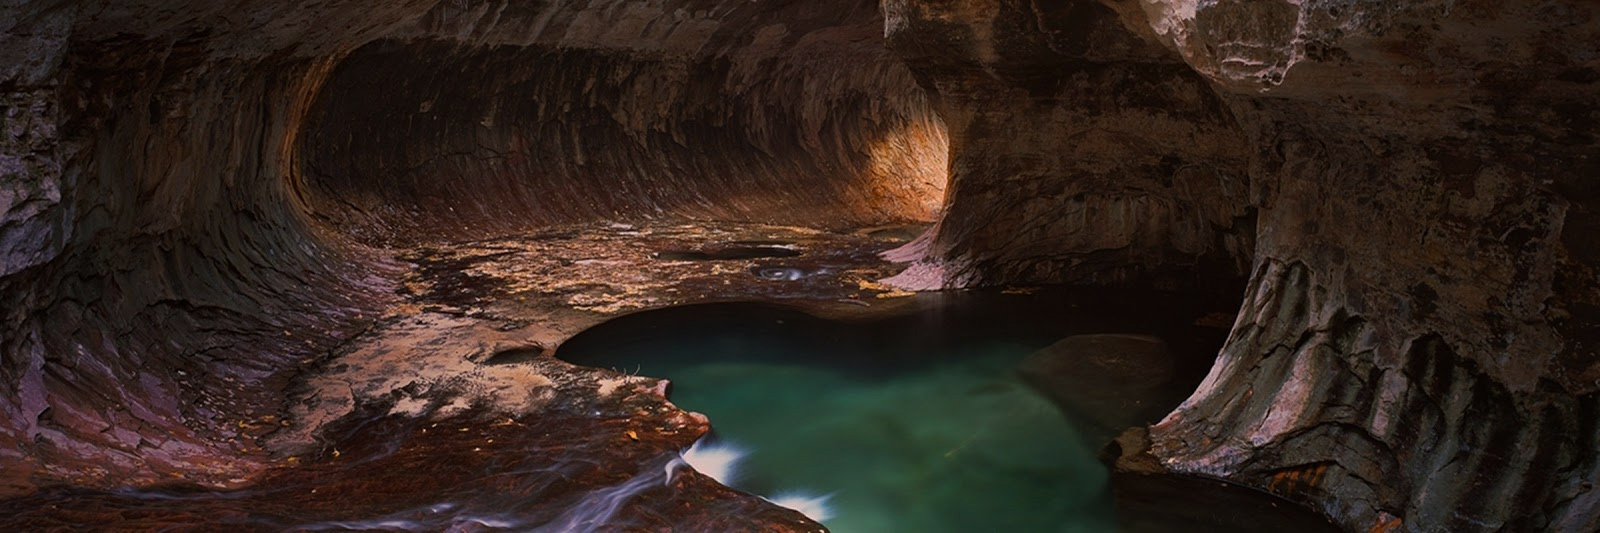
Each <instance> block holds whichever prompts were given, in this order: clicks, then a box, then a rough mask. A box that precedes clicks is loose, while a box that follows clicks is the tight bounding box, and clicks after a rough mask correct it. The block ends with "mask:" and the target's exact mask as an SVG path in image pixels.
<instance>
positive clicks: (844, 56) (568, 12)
mask: <svg viewBox="0 0 1600 533" xmlns="http://www.w3.org/2000/svg"><path fill="white" fill-rule="evenodd" d="M823 7H827V9H823ZM813 13H815V14H813ZM801 15H804V16H801ZM784 19H792V20H795V21H797V22H796V23H795V24H796V25H793V26H785V25H783V24H780V23H778V21H779V20H784ZM0 26H3V29H4V30H5V32H4V36H3V37H0V39H3V42H0V44H3V45H4V46H0V49H3V50H4V52H0V54H4V59H5V61H3V62H0V63H3V65H4V70H3V71H0V95H3V97H0V101H4V102H6V107H5V110H4V122H3V123H0V131H4V132H5V135H4V136H3V137H0V154H3V155H0V376H3V379H0V406H3V409H4V413H5V414H4V416H3V427H0V466H3V467H4V472H5V475H4V476H0V477H4V480H3V482H4V485H3V486H4V487H5V491H7V492H11V491H25V490H28V487H29V486H30V485H31V484H33V483H37V482H47V483H48V482H58V481H71V482H73V483H78V484H83V485H91V486H98V485H137V484H143V483H149V482H154V481H158V480H165V479H170V478H172V477H173V476H178V477H183V478H185V479H188V480H191V481H196V482H201V483H207V484H213V485H226V484H232V483H239V482H242V481H243V480H244V478H245V477H247V475H248V474H251V473H252V472H255V471H256V470H257V469H259V468H261V467H262V466H263V464H264V463H263V462H262V461H263V460H264V459H265V458H264V457H263V455H262V454H261V453H260V450H259V448H258V446H257V439H258V438H260V437H261V436H262V435H264V434H266V433H270V432H272V431H274V430H276V429H277V428H278V426H279V424H280V423H281V420H280V419H279V414H281V413H282V412H283V410H284V408H285V406H283V405H280V403H281V402H283V401H285V400H284V398H286V395H285V393H284V389H285V388H286V387H288V386H289V384H290V383H291V382H292V381H293V380H294V378H295V377H296V375H297V373H299V372H300V371H301V369H302V368H305V367H306V366H307V364H308V363H310V362H314V361H318V360H321V359H323V358H325V357H327V356H329V355H330V354H332V353H334V351H335V350H336V349H337V347H338V346H339V345H340V343H342V342H344V341H345V340H348V339H350V338H352V337H353V336H354V335H356V334H357V333H359V332H360V331H361V330H362V329H363V328H365V327H367V326H368V325H370V324H371V323H372V322H373V321H374V320H375V319H377V318H378V316H379V315H381V314H382V313H383V312H384V308H385V306H386V305H387V304H388V303H389V302H391V301H392V300H393V297H392V294H393V292H394V287H393V285H394V283H395V280H396V279H398V278H399V277H400V276H399V273H400V272H401V271H402V269H403V268H405V266H404V265H402V264H400V263H398V262H396V261H393V260H391V259H389V258H388V257H387V253H386V252H385V251H383V250H382V249H379V248H372V247H368V246H369V245H370V244H373V243H387V242H396V241H401V242H403V241H408V240H415V239H422V238H441V237H442V238H453V237H463V236H481V234H482V233H485V232H489V231H495V230H510V229H517V228H526V227H529V226H533V225H537V224H544V223H556V222H573V221H579V220H589V219H593V218H599V217H604V218H622V219H626V218H629V217H641V216H643V217H655V216H663V214H662V212H659V211H656V210H654V209H653V207H654V206H655V205H663V206H666V207H674V208H675V207H677V206H674V205H672V204H673V202H679V203H681V204H683V205H686V206H689V207H687V208H684V209H678V210H676V212H675V213H669V214H676V215H681V216H696V215H698V216H746V217H749V218H754V219H761V220H770V221H780V222H781V221H785V220H791V221H792V220H794V219H793V217H791V218H785V217H786V216H788V215H786V214H785V213H786V212H787V211H786V210H787V209H788V208H792V207H795V206H796V205H797V204H803V205H805V206H807V207H811V208H814V211H810V212H811V213H814V214H815V215H816V216H826V217H828V220H829V221H831V222H836V223H840V224H844V223H850V222H860V223H867V222H887V221H906V220H918V219H923V220H925V219H926V218H927V217H928V216H929V214H930V209H931V206H932V205H935V204H936V203H937V198H938V195H939V194H940V193H939V191H940V190H941V189H942V186H943V183H942V180H940V179H936V178H937V177H938V176H937V175H942V171H943V163H942V158H943V140H942V138H943V133H942V130H941V129H940V125H939V123H938V120H937V118H935V117H933V116H932V115H931V114H929V113H928V112H927V111H926V109H927V106H926V104H925V103H924V101H923V100H922V96H921V93H920V89H918V88H917V87H916V86H915V85H914V84H913V83H912V82H911V81H910V78H909V74H908V73H907V72H906V71H905V70H904V69H903V68H901V67H897V64H896V63H895V62H894V61H892V56H891V55H890V54H889V53H888V52H887V51H886V50H885V49H884V48H883V47H882V46H881V41H879V40H877V39H876V38H869V37H873V36H875V35H876V32H877V31H879V30H878V28H880V27H881V23H880V22H878V15H877V14H876V10H875V9H874V8H873V4H872V3H870V2H838V3H836V4H829V5H828V6H817V5H813V4H811V3H802V2H777V3H773V2H767V3H761V4H753V3H750V2H732V1H729V2H648V3H638V2H585V3H577V2H476V1H475V2H453V1H452V2H437V1H413V2H363V1H344V2H298V1H285V2H263V3H247V4H241V5H222V4H214V3H194V2H186V1H177V0H172V1H163V0H147V1H139V2H119V3H117V5H115V6H110V5H103V4H94V3H88V2H82V3H74V2H65V3H63V2H35V3H26V2H25V3H15V2H14V3H10V4H7V5H6V6H4V7H0ZM763 39H765V40H763ZM369 43H375V44H371V45H370V46H365V47H364V45H368V44H369ZM396 50H398V51H400V53H399V54H398V55H396V54H394V53H393V52H395V51H396ZM741 54H742V55H741ZM502 67H504V68H502ZM824 67H826V68H824ZM422 68H427V69H429V70H428V71H426V72H414V71H413V70H415V69H422ZM897 68H898V69H899V70H896V69H897ZM441 69H450V70H452V71H453V72H455V73H457V74H459V75H458V76H455V77H451V76H444V75H442V74H444V71H443V70H441ZM550 69H562V70H564V71H571V72H570V74H571V75H572V76H571V77H560V76H556V77H551V76H547V75H546V74H548V72H549V71H550ZM703 75H704V76H708V78H706V79H701V78H700V77H699V76H703ZM367 76H375V77H377V78H378V79H372V78H368V77H367ZM579 76H585V77H582V78H580V77H579ZM375 82H381V83H382V85H375ZM541 90H543V91H558V92H557V93H548V92H546V93H540V92H539V91H541ZM463 91H465V92H463ZM478 91H504V92H502V93H500V94H499V96H494V97H490V98H483V97H482V96H483V95H481V94H479V93H478ZM567 91H575V92H567ZM673 91H676V94H679V95H680V99H679V100H676V101H673V102H674V103H675V104H677V105H675V106H672V107H662V106H661V105H659V104H658V103H654V102H655V99H656V98H657V97H662V96H665V95H667V94H669V93H672V92H673ZM430 94H433V95H437V96H452V95H453V96H455V97H456V100H454V101H441V102H439V103H438V108H437V109H438V110H440V112H436V113H429V112H428V110H426V109H420V110H419V109H418V106H420V105H421V103H420V102H418V101H417V100H416V99H418V98H425V97H429V96H430ZM486 94H487V93H486ZM490 96H493V95H490ZM386 97H392V98H386ZM430 99H431V98H430ZM769 101H770V102H775V103H776V106H775V107H765V106H764V104H763V102H769ZM394 103H398V105H399V106H400V108H395V109H391V108H387V107H385V105H388V104H394ZM645 104H650V105H649V106H645ZM690 104H693V105H690ZM451 106H455V107H451ZM493 108H499V109H503V110H505V111H504V112H503V113H500V112H493V111H485V110H486V109H493ZM445 110H448V111H445ZM391 111H393V112H394V113H393V114H391ZM401 111H404V112H401ZM680 113H681V114H680ZM436 119H443V120H439V121H438V122H433V121H434V120H436ZM485 120H487V121H489V122H491V123H496V122H495V121H498V122H497V124H499V127H489V126H486V125H485V123H484V122H483V121H485ZM563 121H565V122H563ZM557 123H561V124H563V125H562V126H559V127H558V126H556V125H555V124H557ZM791 132H799V133H798V134H796V133H791ZM591 134H594V136H595V138H591V137H590V135H591ZM358 135H359V136H360V138H356V137H355V136H358ZM579 140H582V141H583V142H593V143H594V144H592V145H582V146H579V145H575V144H574V143H575V142H577V141H579ZM388 143H393V144H388ZM516 143H524V146H526V147H529V148H527V149H526V150H523V151H518V150H514V149H511V148H515V147H516ZM723 147H727V148H728V150H725V151H721V150H720V148H723ZM459 150H466V151H468V152H469V153H468V154H467V157H465V161H466V162H465V163H464V162H463V159H461V158H455V157H456V155H457V154H458V152H457V151H459ZM473 150H478V151H477V152H474V151H473ZM488 152H499V153H505V154H513V155H517V156H526V157H527V158H529V159H528V160H526V161H523V162H522V163H515V162H511V161H509V160H501V161H488V162H485V161H483V160H482V159H481V158H478V157H477V156H479V155H482V154H483V153H488ZM569 156H577V157H578V158H579V159H583V160H582V161H573V160H572V158H571V157H569ZM405 157H416V158H417V159H416V161H421V162H430V161H431V162H433V163H434V164H431V165H427V164H425V165H421V166H420V167H417V168H413V163H415V161H408V160H405V159H404V158H405ZM452 158H455V159H452ZM540 158H559V159H540ZM366 164H371V166H364V165H366ZM550 166H553V167H556V168H557V169H558V170H559V172H543V171H544V170H547V169H548V168H547V167H550ZM335 169H336V170H337V171H338V172H332V170H335ZM407 169H410V171H407ZM574 169H581V171H579V170H574ZM769 173H772V174H776V176H767V174H769ZM746 174H753V175H754V176H748V175H746ZM657 179H659V180H660V181H659V182H658V181H655V180H657ZM547 186H550V187H556V188H558V189H559V190H557V191H548V192H550V196H548V197H543V196H540V193H539V191H541V190H542V189H541V188H543V187H547ZM779 186H781V188H780V189H781V190H778V191H772V192H771V193H770V194H769V191H768V190H767V187H779ZM685 189H686V190H688V191H691V192H692V193H693V194H692V195H689V196H683V197H680V196H674V195H679V194H681V193H680V192H679V191H680V190H685ZM744 196H751V198H750V199H749V200H747V201H746V200H742V199H743V198H744ZM373 198H377V199H379V200H381V201H382V203H383V205H384V208H383V209H378V208H376V207H374V206H375V205H376V204H373V203H369V202H371V201H372V200H371V199H373ZM602 199H604V200H607V201H613V200H615V201H613V202H612V203H608V204H604V205H601V204H597V203H596V202H598V201H599V200H602ZM491 200H492V202H491ZM724 205H734V206H736V207H735V208H730V209H721V208H712V207H707V206H724ZM419 206H438V207H439V208H440V209H444V210H445V212H427V211H417V209H420V207H419ZM449 208H454V209H455V210H456V211H455V213H457V214H455V215H453V216H452V215H447V213H449V211H448V209H449ZM780 208H782V209H780ZM463 211H465V213H462V212H463ZM513 213H527V214H528V216H522V217H519V216H516V215H513ZM409 216H425V217H431V218H428V219H425V220H418V219H406V218H405V217H409ZM491 216H492V218H491ZM490 221H503V224H502V225H492V224H490V223H489V222H490ZM380 224H392V226H380Z"/></svg>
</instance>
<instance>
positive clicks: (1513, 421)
mask: <svg viewBox="0 0 1600 533" xmlns="http://www.w3.org/2000/svg"><path fill="white" fill-rule="evenodd" d="M886 9H887V12H888V13H889V21H888V24H889V27H890V32H891V39H890V42H891V43H892V44H894V45H895V48H896V50H897V51H899V52H901V53H902V54H905V55H906V56H907V58H908V61H910V62H911V64H912V66H913V68H914V69H916V70H917V71H918V72H919V73H921V74H922V75H923V78H924V80H926V84H927V85H928V86H929V87H930V88H931V89H933V90H935V91H936V92H937V95H936V96H935V98H937V100H938V101H939V102H940V105H941V112H943V113H945V114H946V121H947V123H948V124H949V125H950V131H951V138H952V153H951V159H952V176H951V178H952V183H951V185H950V194H949V200H948V204H947V205H948V212H947V213H946V214H945V217H944V219H943V220H942V221H941V223H940V226H939V228H938V230H937V232H936V233H935V234H933V235H932V237H931V239H927V240H925V241H924V242H923V243H922V244H924V245H925V246H926V249H925V250H922V252H923V253H925V254H926V255H925V256H924V257H922V259H921V262H920V263H919V265H918V266H915V267H913V270H912V271H911V272H912V273H914V274H916V275H915V276H912V275H903V276H902V277H901V279H899V280H897V281H901V282H905V283H910V284H913V285H915V284H918V283H921V284H923V285H945V286H949V285H957V286H959V285H970V284H984V283H1005V282H1034V281H1038V280H1040V279H1044V280H1050V281H1069V282H1085V281H1087V282H1096V283H1098V282H1106V281H1115V280H1118V279H1124V278H1126V277H1127V276H1102V275H1099V274H1101V273H1104V272H1108V271H1109V272H1133V273H1139V272H1143V273H1150V272H1160V270H1161V269H1162V268H1165V267H1167V266H1179V267H1181V268H1184V269H1189V265H1203V264H1205V262H1204V261H1201V262H1198V263H1197V262H1194V261H1193V259H1196V258H1210V259H1211V262H1212V264H1218V265H1221V266H1223V267H1227V266H1243V265H1253V266H1249V267H1247V268H1240V269H1239V270H1238V271H1236V272H1237V273H1230V272H1229V269H1228V268H1212V269H1200V270H1198V271H1194V275H1195V276H1197V277H1198V278H1200V279H1201V280H1202V281H1201V282H1200V283H1201V285H1202V286H1203V285H1204V284H1206V283H1225V282H1227V281H1230V280H1232V279H1237V278H1236V277H1234V276H1237V275H1240V274H1243V273H1247V272H1248V273H1249V276H1250V281H1249V284H1248V285H1249V287H1250V288H1249V289H1248V291H1247V292H1246V299H1245V303H1244V306H1243V308H1242V309H1241V312H1240V315H1239V317H1238V319H1237V322H1236V323H1235V326H1234V331H1233V334H1232V337H1231V339H1230V341H1229V342H1228V344H1227V345H1226V347H1225V348H1224V349H1223V350H1222V353H1221V354H1220V358H1219V360H1218V363H1217V365H1216V367H1215V368H1214V369H1213V371H1212V374H1211V376H1210V378H1209V379H1208V380H1207V381H1206V383H1205V384H1203V385H1202V386H1201V388H1200V390H1198V391H1197V392H1196V393H1195V395H1194V396H1193V397H1192V398H1190V400H1189V401H1188V402H1187V403H1185V404H1184V405H1183V406H1182V407H1181V408H1179V409H1178V410H1177V411H1176V412H1175V413H1173V414H1172V415H1170V416H1169V417H1168V418H1167V419H1166V420H1165V421H1163V422H1162V423H1161V424H1158V425H1157V426H1155V427H1153V428H1152V429H1151V436H1152V439H1153V442H1154V444H1153V452H1154V454H1155V455H1156V456H1157V457H1158V458H1160V459H1161V460H1162V461H1163V462H1164V464H1165V465H1166V466H1167V467H1168V468H1170V469H1173V470H1176V471H1181V472H1191V473H1202V474H1207V475H1214V476H1221V477H1227V478H1230V479H1235V480H1239V481H1243V482H1246V483H1252V484H1255V485H1257V486H1260V487H1262V488H1266V489H1269V490H1273V491H1275V492H1278V493H1281V494H1284V495H1287V496H1290V497H1292V498H1297V499H1299V500H1301V501H1304V502H1307V503H1309V504H1312V505H1313V506H1315V507H1319V508H1321V509H1323V510H1324V511H1326V512H1327V513H1329V514H1330V515H1331V516H1333V517H1335V518H1337V519H1338V520H1339V521H1340V522H1341V523H1342V524H1343V525H1344V526H1345V527H1347V528H1349V529H1352V530H1367V529H1373V530H1389V528H1399V527H1403V528H1405V529H1407V530H1419V531H1464V530H1494V529H1510V530H1519V531H1521V530H1533V529H1541V528H1547V527H1548V528H1552V529H1562V530H1588V529H1593V528H1594V527H1595V525H1596V513H1597V512H1600V510H1597V508H1596V507H1595V501H1596V498H1597V497H1596V495H1595V493H1594V491H1593V490H1592V489H1591V488H1590V487H1592V485H1593V482H1594V475H1595V472H1596V471H1595V465H1596V457H1597V456H1600V447H1597V444H1596V441H1595V439H1594V431H1595V430H1594V424H1593V423H1592V422H1591V421H1589V418H1590V416H1591V413H1593V412H1594V408H1595V407H1596V406H1595V398H1596V396H1595V395H1594V391H1595V384H1596V381H1595V379H1594V377H1593V374H1594V372H1595V369H1596V368H1597V366H1596V365H1597V364H1600V358H1597V357H1596V354H1595V352H1594V344H1593V340H1592V339H1593V331H1594V324H1595V323H1596V319H1600V316H1597V315H1596V314H1594V313H1593V310H1594V307H1593V303H1592V302H1594V300H1595V296H1596V292H1595V289H1596V282H1595V280H1596V278H1595V270H1594V268H1595V266H1596V263H1595V257H1594V256H1593V255H1594V254H1592V253H1590V252H1589V250H1591V249H1593V248H1594V246H1595V243H1594V241H1593V237H1592V231H1591V230H1592V229H1593V227H1594V224H1593V223H1592V222H1591V219H1592V218H1593V214H1592V212H1593V210H1594V208H1595V205H1596V204H1595V195H1594V190H1595V189H1594V179H1593V177H1594V176H1595V175H1596V170H1600V169H1597V168H1596V167H1595V165H1596V164H1597V163H1596V161H1600V159H1596V158H1597V157H1600V149H1597V148H1600V145H1597V139H1596V138H1595V135H1594V134H1595V131H1594V124H1596V123H1597V122H1596V121H1595V118H1596V116H1595V114H1596V112H1597V110H1596V106H1595V104H1594V102H1595V101H1596V97H1597V96H1600V87H1597V86H1596V85H1595V81H1596V80H1597V79H1600V76H1597V75H1596V72H1600V71H1597V70H1596V68H1597V67H1600V48H1597V44H1596V43H1600V41H1597V40H1596V37H1600V19H1597V18H1596V16H1597V13H1596V7H1595V6H1594V5H1592V4H1590V3H1585V2H1560V1H1546V2H1534V1H1528V2H1404V3H1401V2H1377V1H1371V2H1362V1H1312V2H1303V1H1261V2H1243V1H1215V2H1196V1H1182V0H1171V1H1161V0H1146V1H1143V2H1137V3H1136V2H1120V1H1104V2H1071V3H1067V4H1066V5H1064V6H1063V5H1056V4H1049V3H1045V2H1030V1H1023V0H1014V1H1007V0H996V1H990V2H888V3H886ZM1057 13H1066V14H1069V16H1065V17H1053V16H1052V15H1053V14H1057ZM1064 36H1073V37H1075V40H1074V39H1063V38H1062V37H1064ZM1042 43H1051V44H1052V45H1054V46H1051V47H1048V48H1047V47H1045V46H1043V44H1042ZM1157 46H1159V47H1162V48H1164V49H1165V50H1166V51H1168V52H1170V54H1164V53H1163V52H1162V51H1161V49H1160V48H1158V49H1156V50H1151V47H1157ZM1061 56H1070V57H1073V58H1074V59H1073V61H1070V62H1069V61H1060V60H1056V61H1053V62H1051V60H1053V59H1055V58H1058V57H1061ZM951 58H957V59H955V60H952V59H951ZM1038 58H1048V59H1045V60H1040V59H1038ZM1030 60H1032V61H1045V62H1047V63H1048V64H1046V65H1042V66H1041V65H1036V64H1033V63H1029V61H1030ZM1134 65H1137V66H1138V67H1139V68H1134ZM1105 72H1113V73H1116V72H1122V73H1131V72H1140V73H1144V74H1142V75H1140V76H1131V75H1127V74H1124V75H1121V76H1105V75H1103V74H1098V73H1105ZM1019 73H1020V74H1019ZM1097 75H1098V76H1100V77H1098V78H1096V77H1095V76H1097ZM1074 76H1076V77H1074ZM1061 79H1065V80H1073V79H1087V80H1094V81H1093V82H1092V83H1079V84H1073V83H1070V82H1068V83H1055V82H1054V81H1053V80H1061ZM1197 79H1203V81H1194V80H1197ZM1041 80H1044V81H1046V82H1047V83H1040V81H1041ZM977 86H981V87H986V88H987V91H988V93H986V94H989V95H994V94H1001V95H1009V100H1007V99H1004V97H997V96H989V97H985V98H972V97H969V94H970V93H972V92H973V89H972V88H973V87H977ZM1191 94H1192V95H1195V96H1186V95H1191ZM997 101H998V102H997ZM1130 102H1134V103H1139V104H1142V103H1148V105H1147V106H1142V107H1141V106H1138V105H1137V104H1135V105H1130ZM1185 103H1190V105H1184V104H1185ZM997 108H1010V109H1026V110H1027V111H1026V112H1023V113H1016V114H1011V113H1009V112H1007V111H1003V110H1000V109H997ZM1180 111H1182V112H1180ZM1054 116H1064V117H1071V119H1069V120H1062V121H1059V122H1055V121H1051V120H1049V119H1040V118H1039V117H1054ZM1095 117H1101V118H1099V119H1098V120H1097V119H1096V118H1095ZM1151 117H1154V118H1151ZM1036 135H1037V136H1039V137H1040V139H1039V140H1037V141H1029V139H1034V138H1035V137H1034V136H1036ZM1019 138H1020V139H1024V140H1023V141H1021V142H1018V141H1016V140H1015V139H1019ZM974 139H977V140H974ZM1097 140H1098V142H1096V141H1097ZM1084 148H1090V149H1092V153H1088V154H1084V153H1082V150H1083V149H1084ZM1060 154H1076V155H1073V156H1065V155H1060ZM1101 154H1104V155H1107V156H1108V157H1105V158H1097V157H1096V156H1097V155H1101ZM1007 162H1010V163H1009V164H1008V163H1007ZM1162 162H1168V164H1166V165H1165V166H1163V165H1162V164H1161V163H1162ZM1200 177H1204V178H1205V179H1203V180H1202V179H1198V178H1200ZM998 184H1006V185H1007V186H1006V187H999V186H998ZM1019 184H1021V185H1022V186H1018V185H1019ZM1055 191H1065V192H1067V193H1069V194H1057V193H1056V192H1055ZM1117 198H1123V199H1129V198H1144V199H1145V200H1144V201H1143V203H1139V202H1134V201H1129V200H1121V201H1117V200H1112V199H1117ZM989 206H1008V207H1011V208H1013V209H1014V210H1013V211H1010V212H1005V211H1001V210H998V209H995V208H993V207H989ZM1016 206H1030V207H1028V208H1025V209H1015V207H1016ZM1019 212H1020V213H1026V214H1027V215H1025V216H1023V215H1020V214H1019ZM1081 213H1089V215H1088V216H1082V215H1080V214H1081ZM977 221H983V222H985V223H987V224H988V225H986V226H982V227H981V229H974V228H979V227H980V225H979V223H978V222H977ZM1034 236H1050V237H1051V239H1048V240H1046V239H1039V238H1035V237H1034ZM1072 236H1080V237H1077V238H1072ZM1019 243H1022V245H1021V246H1019V245H1018V244H1019ZM1174 257H1183V258H1190V261H1189V262H1184V261H1178V262H1174V260H1173V258H1174ZM1051 258H1054V259H1051ZM1096 259H1101V261H1096ZM1051 263H1057V264H1063V265H1062V266H1060V267H1053V268H1037V267H1035V268H1019V267H1018V265H1026V264H1033V265H1039V264H1051ZM918 269H920V270H918ZM1157 279H1159V278H1157ZM1205 280H1210V281H1205Z"/></svg>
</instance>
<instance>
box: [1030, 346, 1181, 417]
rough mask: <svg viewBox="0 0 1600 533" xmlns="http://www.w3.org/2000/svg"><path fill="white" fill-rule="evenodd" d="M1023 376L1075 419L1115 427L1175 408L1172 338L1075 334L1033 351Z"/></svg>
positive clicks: (1158, 415)
mask: <svg viewBox="0 0 1600 533" xmlns="http://www.w3.org/2000/svg"><path fill="white" fill-rule="evenodd" d="M1017 373H1018V374H1019V375H1020V376H1021V377H1022V381H1024V382H1026V383H1027V384H1028V385H1029V386H1032V387H1033V388H1034V389H1035V390H1037V391H1039V393H1040V394H1042V395H1044V396H1045V397H1046V398H1049V399H1050V401H1052V402H1055V404H1056V405H1057V406H1059V407H1060V408H1061V410H1062V411H1064V412H1066V413H1067V414H1068V415H1069V416H1072V417H1074V418H1082V419H1085V420H1087V421H1090V422H1093V423H1094V424H1095V425H1097V426H1101V428H1102V429H1107V430H1116V429H1120V428H1125V427H1129V426H1133V425H1139V424H1146V423H1150V422H1154V421H1155V420H1156V419H1159V418H1160V417H1161V415H1162V414H1163V413H1165V412H1166V410H1167V409H1169V408H1171V405H1170V404H1168V403H1167V402H1166V401H1163V400H1165V399H1166V398H1168V397H1170V396H1172V395H1173V394H1172V393H1171V391H1169V390H1168V389H1170V388H1171V385H1172V382H1173V377H1174V375H1175V369H1174V364H1173V360H1172V355H1171V353H1170V352H1169V351H1168V350H1167V343H1166V342H1165V341H1162V340H1161V339H1159V338H1156V337H1151V336H1147V335H1125V334H1097V335H1074V336H1071V337H1067V338H1065V339H1062V340H1061V341H1058V342H1056V343H1055V344H1052V345H1050V346H1048V347H1045V348H1044V349H1042V350H1039V351H1037V352H1034V353H1033V354H1032V355H1029V356H1028V358H1027V359H1025V360H1023V361H1022V363H1021V364H1020V365H1018V367H1017Z"/></svg>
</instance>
